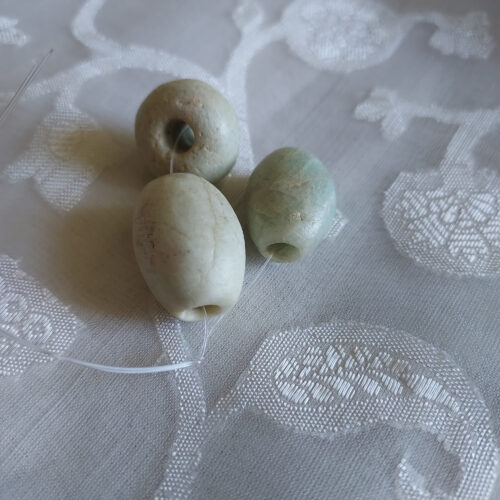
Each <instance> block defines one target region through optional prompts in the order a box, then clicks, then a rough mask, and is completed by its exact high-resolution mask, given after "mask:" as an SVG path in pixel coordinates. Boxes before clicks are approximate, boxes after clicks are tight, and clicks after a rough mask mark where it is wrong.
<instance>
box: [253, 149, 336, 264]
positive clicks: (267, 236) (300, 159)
mask: <svg viewBox="0 0 500 500" xmlns="http://www.w3.org/2000/svg"><path fill="white" fill-rule="evenodd" d="M246 215H247V224H248V230H249V233H250V237H251V238H252V241H253V242H254V244H255V246H256V247H257V248H258V250H259V252H260V253H261V254H262V255H263V256H264V257H269V256H272V260H274V261H276V262H292V261H295V260H298V259H300V258H302V257H304V256H305V255H307V254H308V253H309V252H310V251H311V250H313V249H314V248H316V246H317V245H318V244H319V243H320V242H321V241H322V240H323V239H324V238H325V237H326V236H327V234H328V231H329V230H330V228H331V227H332V224H333V219H334V217H335V186H334V183H333V180H332V178H331V176H330V174H329V172H328V170H327V169H326V168H325V166H324V165H323V164H322V163H321V162H320V161H319V160H318V159H317V158H316V157H314V156H313V155H311V154H309V153H306V152H305V151H302V150H300V149H297V148H283V149H278V150H276V151H274V152H272V153H271V154H270V155H268V156H266V157H265V158H264V159H263V160H262V161H261V162H260V163H259V165H258V166H257V167H256V168H255V170H254V171H253V172H252V175H251V177H250V180H249V182H248V186H247V191H246Z"/></svg>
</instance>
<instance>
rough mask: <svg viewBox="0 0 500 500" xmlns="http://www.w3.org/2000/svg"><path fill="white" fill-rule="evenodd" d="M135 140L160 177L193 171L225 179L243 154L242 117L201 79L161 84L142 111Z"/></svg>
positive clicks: (148, 97) (144, 104) (142, 157)
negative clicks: (239, 153)
mask: <svg viewBox="0 0 500 500" xmlns="http://www.w3.org/2000/svg"><path fill="white" fill-rule="evenodd" d="M135 140H136V144H137V149H138V151H139V155H140V157H141V160H142V161H143V162H144V164H145V166H146V167H147V168H148V169H149V171H150V172H151V173H152V174H153V175H154V176H155V177H156V176H160V175H164V174H168V173H169V172H170V163H171V160H172V158H173V169H174V171H175V172H190V173H192V174H196V175H199V176H200V177H203V178H204V179H207V180H208V181H210V182H217V181H218V180H220V179H222V178H223V177H224V176H225V175H226V174H227V173H228V172H229V171H230V170H231V168H232V167H233V165H234V163H235V161H236V157H237V156H238V148H239V147H238V119H237V117H236V113H235V111H234V109H233V107H232V106H231V104H230V103H229V102H228V101H227V99H226V98H225V97H224V96H223V95H222V94H221V93H220V92H218V91H217V90H215V89H214V88H213V87H211V86H210V85H208V84H206V83H204V82H201V81H199V80H175V81H173V82H169V83H165V84H163V85H160V86H159V87H157V88H156V89H155V90H153V92H151V93H150V94H149V95H148V96H147V97H146V99H145V100H144V102H143V103H142V104H141V106H140V107H139V110H138V111H137V116H136V119H135Z"/></svg>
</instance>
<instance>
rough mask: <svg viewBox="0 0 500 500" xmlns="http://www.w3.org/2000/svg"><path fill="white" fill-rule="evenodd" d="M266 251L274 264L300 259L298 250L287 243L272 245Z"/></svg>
mask: <svg viewBox="0 0 500 500" xmlns="http://www.w3.org/2000/svg"><path fill="white" fill-rule="evenodd" d="M266 251H267V253H268V254H269V255H272V260H274V261H276V262H293V261H294V260H297V259H298V258H299V257H300V251H299V249H298V248H296V247H294V246H293V245H289V244H288V243H273V244H272V245H269V246H268V247H267V248H266Z"/></svg>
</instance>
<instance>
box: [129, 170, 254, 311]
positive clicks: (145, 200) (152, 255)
mask: <svg viewBox="0 0 500 500" xmlns="http://www.w3.org/2000/svg"><path fill="white" fill-rule="evenodd" d="M133 241H134V251H135V255H136V259H137V262H138V264H139V267H140V269H141V272H142V275H143V276H144V279H145V280H146V283H147V284H148V286H149V288H150V290H151V291H152V292H153V295H154V296H155V297H156V299H157V300H158V301H159V302H160V304H162V305H163V307H164V308H165V309H166V310H167V311H168V312H169V313H171V314H172V315H174V316H176V317H177V318H179V319H182V320H184V321H196V320H200V319H203V318H204V312H203V307H205V309H206V312H207V315H208V316H215V315H217V314H221V313H224V312H226V311H227V310H228V309H230V308H231V307H232V306H234V305H235V304H236V302H237V300H238V297H239V294H240V291H241V287H242V284H243V276H244V273H245V242H244V238H243V231H242V229H241V225H240V223H239V221H238V218H237V217H236V214H235V213H234V211H233V209H232V207H231V205H230V204H229V202H228V201H227V200H226V198H225V197H224V195H223V194H222V193H221V192H220V191H219V190H218V189H217V188H216V187H214V186H212V184H210V183H209V182H207V181H206V180H205V179H202V178H201V177H198V176H196V175H192V174H183V173H178V174H172V175H165V176H163V177H159V178H158V179H155V180H153V181H151V182H150V183H149V184H148V185H147V186H146V187H145V188H144V190H143V191H142V193H141V196H140V200H139V203H138V205H137V207H136V210H135V213H134V222H133Z"/></svg>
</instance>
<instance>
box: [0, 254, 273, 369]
mask: <svg viewBox="0 0 500 500" xmlns="http://www.w3.org/2000/svg"><path fill="white" fill-rule="evenodd" d="M271 259H272V255H270V256H269V257H268V258H267V259H266V261H265V262H264V263H263V264H262V266H261V268H260V269H259V270H258V272H257V274H256V275H255V276H254V278H253V279H252V281H251V282H250V283H249V284H248V285H247V286H246V288H245V292H244V293H243V294H242V297H243V295H244V294H245V293H247V292H248V291H249V290H250V289H251V288H252V287H253V286H254V285H255V283H256V282H257V280H258V279H259V278H260V276H261V275H262V273H263V272H264V269H265V268H266V267H267V265H268V264H269V262H270V261H271ZM240 299H241V297H240ZM226 314H227V313H226ZM226 314H222V315H221V316H220V317H219V318H218V319H217V321H216V322H215V324H214V325H213V326H212V328H211V329H210V330H208V322H207V311H206V309H205V307H203V345H202V349H201V354H200V356H199V358H198V359H194V360H191V361H182V362H180V363H173V364H167V365H153V366H113V365H102V364H99V363H92V362H90V361H85V360H82V359H77V358H73V357H71V356H64V355H63V354H59V353H56V352H52V351H50V350H49V349H47V348H45V347H43V346H40V345H38V344H35V343H34V342H30V341H29V340H26V339H24V338H22V337H19V336H17V335H13V334H12V333H10V332H8V331H7V330H5V329H3V328H2V327H0V333H1V334H2V335H3V336H4V337H6V338H8V339H10V340H12V341H13V342H15V343H16V344H19V345H22V346H24V347H27V348H28V349H32V350H34V351H37V352H39V353H41V354H45V355H47V356H50V357H52V358H55V359H57V360H59V361H64V362H66V363H71V364H74V365H78V366H84V367H86V368H90V369H92V370H97V371H101V372H107V373H121V374H132V375H144V374H148V373H164V372H172V371H176V370H183V369H185V368H190V367H192V366H195V365H197V364H199V363H201V362H202V361H203V359H204V358H205V354H206V351H207V346H208V340H209V338H210V336H211V335H212V333H213V332H214V330H215V328H216V327H217V326H218V324H219V323H220V322H221V321H222V320H223V319H224V318H225V317H226Z"/></svg>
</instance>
